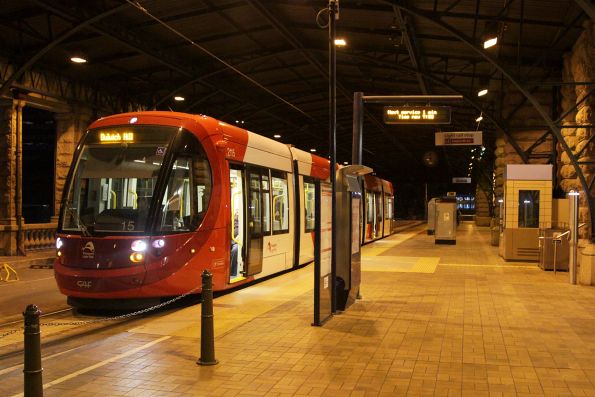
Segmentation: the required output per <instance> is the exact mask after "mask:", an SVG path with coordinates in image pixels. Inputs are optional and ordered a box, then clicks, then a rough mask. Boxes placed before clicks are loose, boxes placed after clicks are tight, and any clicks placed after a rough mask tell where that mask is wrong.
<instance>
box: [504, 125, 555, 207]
mask: <svg viewBox="0 0 595 397" xmlns="http://www.w3.org/2000/svg"><path fill="white" fill-rule="evenodd" d="M544 133H545V130H542V129H538V130H529V131H517V132H512V134H513V136H514V139H515V140H516V142H517V144H518V145H519V146H520V147H521V149H522V150H523V151H525V150H527V149H528V148H529V147H531V146H532V145H533V144H534V143H535V142H536V141H537V140H538V139H539V138H540V137H542V136H543V134H544ZM551 153H552V136H551V135H548V136H547V138H546V139H545V140H544V142H543V143H541V144H540V145H538V146H536V147H535V148H534V149H533V151H532V156H531V158H530V161H529V163H530V164H547V162H548V160H549V158H550V156H551ZM495 157H496V160H495V161H496V163H495V166H494V174H495V188H494V195H495V196H496V201H497V200H498V199H500V198H502V197H503V196H504V170H505V168H506V165H507V164H523V160H522V158H521V156H519V154H518V153H517V152H516V151H515V150H514V148H513V147H512V145H511V144H510V142H509V140H508V138H507V137H506V136H504V137H501V138H498V139H497V140H496V150H495ZM495 211H496V213H495V216H499V215H500V214H499V213H498V212H499V209H498V206H496V208H495Z"/></svg>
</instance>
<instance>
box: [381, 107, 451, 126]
mask: <svg viewBox="0 0 595 397" xmlns="http://www.w3.org/2000/svg"><path fill="white" fill-rule="evenodd" d="M384 123H385V124H450V107H449V106H385V107H384Z"/></svg>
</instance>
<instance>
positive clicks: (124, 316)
mask: <svg viewBox="0 0 595 397" xmlns="http://www.w3.org/2000/svg"><path fill="white" fill-rule="evenodd" d="M201 287H202V285H198V286H196V287H194V288H192V289H191V290H190V291H188V292H186V293H185V294H183V295H179V296H176V297H175V298H172V299H170V300H168V301H165V302H162V303H159V304H158V305H155V306H151V307H147V308H145V309H142V310H138V311H135V312H132V313H126V314H121V315H119V316H112V317H105V318H96V319H93V320H79V321H64V322H61V321H51V322H49V323H41V324H40V326H42V327H58V326H69V325H89V324H96V323H102V322H107V321H116V320H122V319H127V318H131V317H134V316H138V315H141V314H144V313H148V312H151V311H153V310H157V309H160V308H162V307H164V306H167V305H169V304H171V303H174V302H176V301H179V300H180V299H182V298H185V297H187V296H188V295H190V294H192V293H193V292H195V291H197V290H199V289H200V288H201ZM22 329H23V327H21V328H18V329H13V330H9V331H6V332H4V333H3V334H0V339H2V338H5V337H7V336H10V335H13V334H15V333H17V332H19V331H21V330H22Z"/></svg>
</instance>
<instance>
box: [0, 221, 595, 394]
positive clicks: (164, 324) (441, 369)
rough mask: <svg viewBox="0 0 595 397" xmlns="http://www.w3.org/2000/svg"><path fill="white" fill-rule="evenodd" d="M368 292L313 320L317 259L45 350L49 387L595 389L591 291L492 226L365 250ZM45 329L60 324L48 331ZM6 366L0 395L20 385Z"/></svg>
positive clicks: (78, 390) (61, 390)
mask: <svg viewBox="0 0 595 397" xmlns="http://www.w3.org/2000/svg"><path fill="white" fill-rule="evenodd" d="M364 255H365V256H364V260H363V273H362V287H361V291H362V295H363V299H362V300H360V301H358V302H356V303H355V304H354V305H353V306H352V307H351V308H350V309H349V310H347V311H346V312H344V313H342V314H340V315H337V316H335V317H333V318H332V319H331V320H330V321H329V322H328V323H326V324H325V325H324V327H312V326H310V323H311V321H312V307H313V304H312V266H309V267H306V268H303V269H300V270H298V271H296V272H292V273H289V274H286V275H283V276H281V277H277V278H274V279H272V280H269V281H266V282H264V283H261V284H258V285H256V286H254V287H251V288H247V289H244V290H241V291H238V292H235V293H233V294H230V295H225V296H222V297H220V298H218V299H216V300H215V324H216V328H215V332H216V356H217V359H218V360H219V364H218V365H215V366H209V367H199V366H197V365H196V364H195V361H196V360H197V358H198V356H199V346H200V341H199V325H198V323H199V316H200V314H199V313H200V308H199V307H198V306H195V307H190V308H185V309H183V310H179V311H176V312H173V313H169V314H164V315H158V316H154V317H151V318H147V319H143V321H142V323H139V324H136V325H135V326H134V327H133V328H131V329H128V330H127V331H125V332H115V333H112V334H110V335H107V336H104V337H102V338H98V339H97V340H96V341H94V342H92V343H88V344H86V345H83V346H80V347H77V348H74V349H72V350H68V351H64V352H59V353H54V354H53V357H50V358H45V359H44V362H43V365H44V374H43V376H44V383H45V385H46V389H45V394H44V395H45V396H46V397H49V396H319V395H320V396H473V397H475V396H490V397H491V396H494V397H496V396H497V397H504V396H595V288H593V287H585V286H576V285H570V284H569V283H568V274H567V273H557V274H555V275H554V274H553V273H552V272H544V271H541V270H540V269H539V268H538V267H537V266H536V265H535V264H532V263H506V262H504V261H502V260H501V259H500V258H499V257H498V256H497V250H496V248H495V247H491V246H490V245H489V231H488V229H487V228H484V229H481V228H476V227H475V226H473V225H471V224H462V225H461V226H460V227H459V235H458V239H457V245H454V246H449V245H434V241H433V238H432V236H427V235H425V233H424V231H423V229H422V228H418V229H417V230H414V231H413V232H411V231H410V232H403V233H399V234H397V235H395V236H392V237H390V238H388V239H385V240H382V241H380V242H377V243H374V244H372V245H368V246H366V247H365V248H364ZM42 332H51V331H49V328H46V329H43V330H42ZM20 370H21V369H20V368H16V367H15V368H8V369H4V370H2V369H0V395H3V396H4V395H6V396H12V395H18V392H20V391H22V374H21V372H20Z"/></svg>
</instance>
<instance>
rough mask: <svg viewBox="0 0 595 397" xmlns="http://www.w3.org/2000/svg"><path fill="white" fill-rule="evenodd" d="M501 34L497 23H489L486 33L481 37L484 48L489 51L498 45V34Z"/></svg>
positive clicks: (486, 26)
mask: <svg viewBox="0 0 595 397" xmlns="http://www.w3.org/2000/svg"><path fill="white" fill-rule="evenodd" d="M499 33H500V26H499V24H498V22H496V21H487V22H486V24H485V28H484V33H483V34H482V35H481V38H482V40H483V48H484V50H485V49H488V48H490V47H493V46H495V45H496V44H498V34H499Z"/></svg>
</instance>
